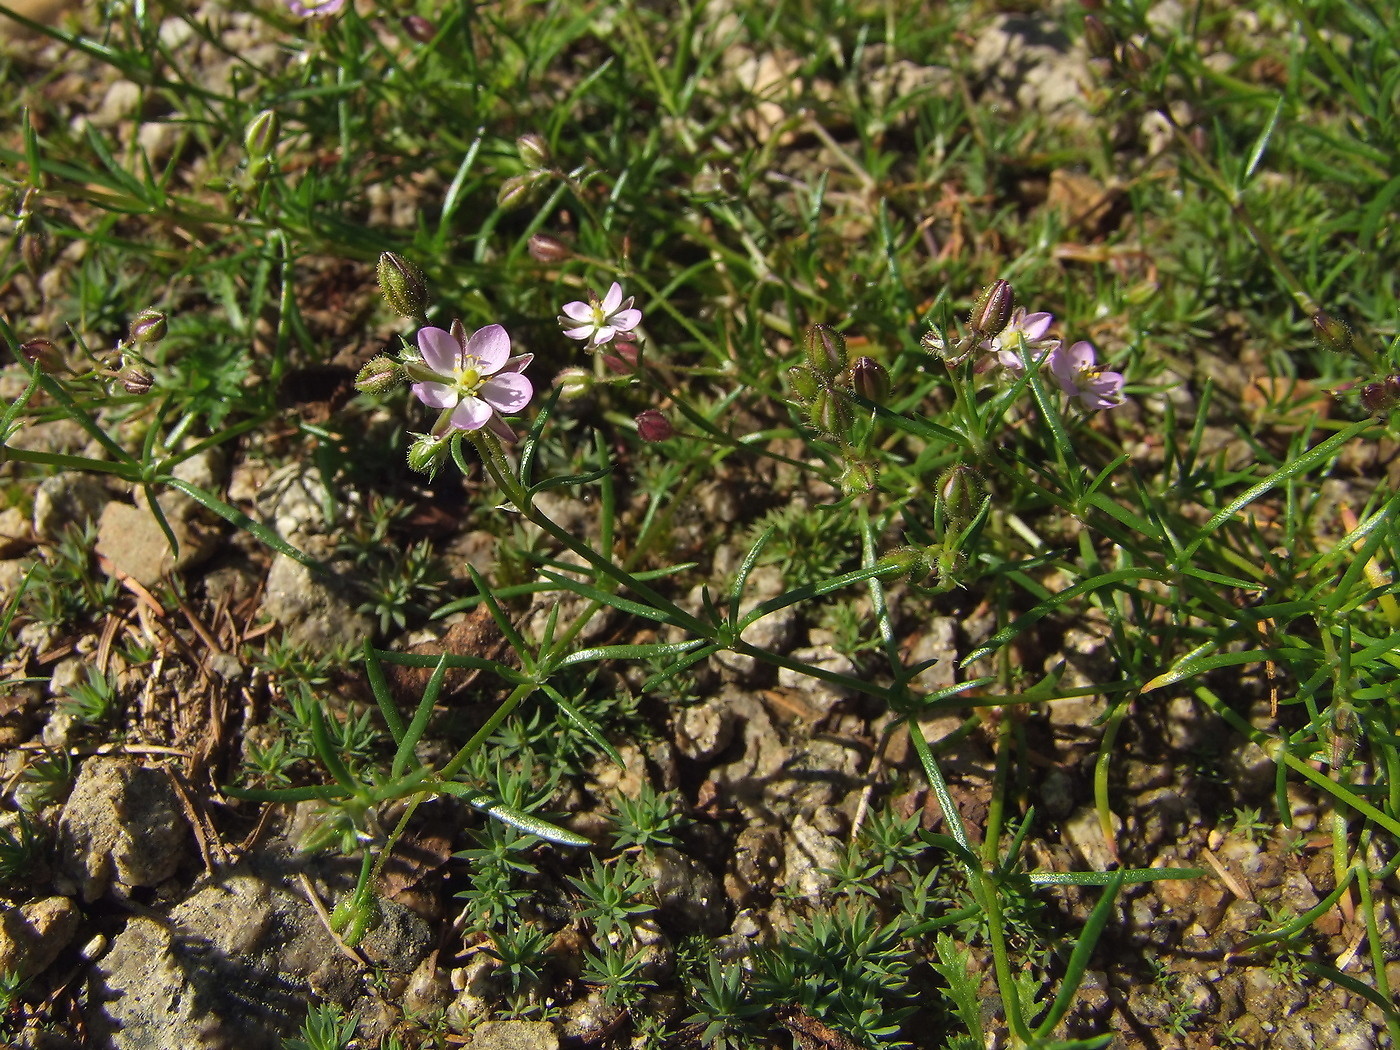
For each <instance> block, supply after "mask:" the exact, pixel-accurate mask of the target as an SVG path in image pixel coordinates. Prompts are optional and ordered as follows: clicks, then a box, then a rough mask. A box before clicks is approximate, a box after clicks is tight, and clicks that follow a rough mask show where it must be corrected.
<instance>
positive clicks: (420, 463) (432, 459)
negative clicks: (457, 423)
mask: <svg viewBox="0 0 1400 1050" xmlns="http://www.w3.org/2000/svg"><path fill="white" fill-rule="evenodd" d="M446 457H447V439H446V438H442V437H434V436H433V435H432V434H415V435H414V441H413V444H412V445H410V446H409V449H408V467H409V469H410V470H414V471H417V472H418V473H419V474H427V475H428V476H429V477H432V476H433V475H434V474H436V473H437V470H438V467H440V466H442V461H443V460H444V459H445V458H446Z"/></svg>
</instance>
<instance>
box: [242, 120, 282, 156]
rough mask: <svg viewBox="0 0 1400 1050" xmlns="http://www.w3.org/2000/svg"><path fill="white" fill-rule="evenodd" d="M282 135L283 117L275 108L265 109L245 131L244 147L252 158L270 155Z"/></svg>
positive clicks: (249, 123)
mask: <svg viewBox="0 0 1400 1050" xmlns="http://www.w3.org/2000/svg"><path fill="white" fill-rule="evenodd" d="M281 137H282V118H281V117H279V116H278V115H277V114H276V113H275V112H274V111H273V110H270V109H265V110H263V111H262V112H261V113H259V114H258V115H257V116H256V117H254V118H253V119H252V120H250V121H248V127H247V129H246V130H245V131H244V132H243V148H244V149H245V150H247V151H248V157H249V158H250V160H254V161H256V160H258V159H260V158H262V157H270V156H271V155H272V151H273V150H275V149H276V148H277V142H278V140H279V139H280V138H281Z"/></svg>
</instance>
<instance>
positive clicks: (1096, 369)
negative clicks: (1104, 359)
mask: <svg viewBox="0 0 1400 1050" xmlns="http://www.w3.org/2000/svg"><path fill="white" fill-rule="evenodd" d="M1101 375H1103V365H1085V366H1084V367H1083V368H1081V369H1080V370H1079V371H1078V373H1077V378H1078V382H1077V383H1076V385H1077V386H1088V385H1089V384H1090V383H1092V382H1093V381H1094V380H1095V379H1097V378H1099V376H1101Z"/></svg>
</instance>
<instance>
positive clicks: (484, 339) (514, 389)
mask: <svg viewBox="0 0 1400 1050" xmlns="http://www.w3.org/2000/svg"><path fill="white" fill-rule="evenodd" d="M418 350H419V353H420V354H421V355H422V359H421V360H419V361H407V362H405V363H404V371H405V372H407V373H408V376H409V378H410V379H412V380H414V382H413V393H414V396H415V397H417V398H418V400H419V401H421V402H423V404H425V405H427V406H428V407H429V408H438V409H442V414H441V415H440V416H439V417H438V421H437V423H436V425H435V426H434V427H433V433H434V434H437V435H441V434H444V433H446V432H447V431H449V430H480V429H481V428H482V427H490V428H491V430H492V431H494V432H495V433H497V434H499V435H500V436H501V437H503V438H506V439H507V440H509V439H511V438H513V437H514V436H515V435H514V434H513V433H512V432H511V429H510V427H508V426H506V424H505V421H504V420H503V419H501V415H502V414H507V413H514V412H519V411H521V410H522V409H523V408H524V407H525V406H526V405H527V404H529V403H530V398H531V397H532V396H533V395H534V392H535V388H534V386H533V385H532V384H531V382H530V380H528V379H526V378H525V376H524V375H523V374H522V373H523V372H524V371H525V369H526V367H527V366H528V365H529V364H530V362H531V361H533V360H534V355H533V354H521V355H520V356H518V357H511V356H510V336H509V335H507V334H506V330H505V329H504V328H502V327H501V326H500V325H498V324H490V325H487V326H486V327H485V328H481V329H478V330H477V331H475V332H473V333H472V334H471V336H470V337H469V336H468V335H467V334H466V330H465V329H464V328H463V327H462V322H461V321H453V322H452V330H451V331H450V332H444V331H443V330H442V329H441V328H420V329H419V330H418Z"/></svg>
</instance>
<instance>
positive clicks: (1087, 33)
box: [1084, 15, 1118, 60]
mask: <svg viewBox="0 0 1400 1050" xmlns="http://www.w3.org/2000/svg"><path fill="white" fill-rule="evenodd" d="M1084 44H1085V46H1086V47H1087V48H1088V49H1089V54H1090V56H1092V57H1093V58H1107V59H1110V60H1111V59H1112V58H1113V49H1114V48H1115V47H1116V46H1117V44H1118V42H1117V41H1116V40H1115V39H1114V38H1113V31H1112V30H1111V29H1109V28H1108V26H1106V25H1104V24H1103V23H1102V22H1100V21H1099V20H1098V19H1097V18H1095V17H1094V16H1093V15H1085V16H1084Z"/></svg>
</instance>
